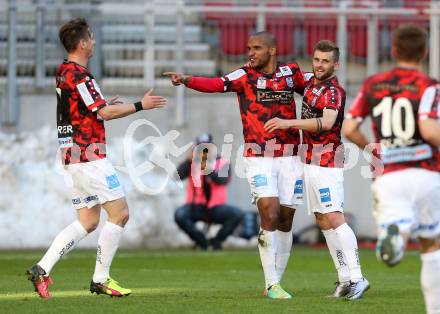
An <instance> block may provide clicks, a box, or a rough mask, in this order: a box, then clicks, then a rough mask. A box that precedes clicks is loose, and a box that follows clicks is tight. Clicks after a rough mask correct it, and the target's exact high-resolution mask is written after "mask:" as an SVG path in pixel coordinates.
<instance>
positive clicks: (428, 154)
mask: <svg viewBox="0 0 440 314" xmlns="http://www.w3.org/2000/svg"><path fill="white" fill-rule="evenodd" d="M438 90H439V88H438V86H436V81H435V80H434V79H432V78H430V77H429V76H427V75H426V74H424V73H422V72H421V71H419V70H416V69H411V68H403V67H397V68H395V69H393V70H390V71H387V72H384V73H380V74H377V75H374V76H371V77H370V78H368V79H367V80H366V81H365V82H364V84H363V86H362V88H361V91H360V92H359V94H358V96H357V97H356V99H355V100H354V103H353V105H352V107H351V108H350V111H349V114H348V115H347V118H351V119H358V120H359V121H362V120H363V119H364V118H365V117H367V116H370V117H371V120H372V128H373V131H374V135H375V140H376V143H379V144H380V145H379V150H378V151H377V154H378V156H379V157H380V159H381V160H382V162H383V164H384V173H388V172H392V171H397V170H401V169H406V168H425V169H428V170H434V171H435V170H438V169H439V153H438V150H437V147H434V146H432V145H430V144H429V143H427V142H425V141H424V140H423V138H422V137H421V135H420V131H419V128H418V121H419V120H421V119H426V118H435V119H437V118H438V111H437V109H438V108H437V106H438V101H439V99H438V98H439V96H438V94H439V93H438Z"/></svg>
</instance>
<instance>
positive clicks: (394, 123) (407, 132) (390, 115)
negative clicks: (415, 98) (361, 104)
mask: <svg viewBox="0 0 440 314" xmlns="http://www.w3.org/2000/svg"><path fill="white" fill-rule="evenodd" d="M402 109H403V111H405V121H403V118H402ZM379 116H382V119H381V123H380V128H381V129H380V133H381V135H382V137H392V136H393V135H394V137H396V138H400V139H403V140H409V139H411V138H412V137H413V136H414V132H415V119H414V112H413V108H412V105H411V102H410V101H409V100H408V98H405V97H400V98H397V99H396V100H395V101H394V104H393V98H392V97H385V98H383V99H382V101H381V102H380V103H379V104H378V105H377V106H375V107H374V108H373V117H374V118H376V117H379ZM404 122H405V123H404ZM404 126H405V127H404Z"/></svg>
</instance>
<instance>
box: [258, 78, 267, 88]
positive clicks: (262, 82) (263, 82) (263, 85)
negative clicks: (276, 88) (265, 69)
mask: <svg viewBox="0 0 440 314" xmlns="http://www.w3.org/2000/svg"><path fill="white" fill-rule="evenodd" d="M266 83H267V82H266V79H265V78H264V77H259V78H258V80H257V88H258V89H266Z"/></svg>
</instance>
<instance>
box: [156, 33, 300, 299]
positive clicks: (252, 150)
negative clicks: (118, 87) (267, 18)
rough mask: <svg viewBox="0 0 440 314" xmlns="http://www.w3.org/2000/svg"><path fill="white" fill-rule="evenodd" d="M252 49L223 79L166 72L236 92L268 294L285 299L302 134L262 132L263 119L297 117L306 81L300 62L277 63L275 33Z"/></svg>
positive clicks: (209, 89)
mask: <svg viewBox="0 0 440 314" xmlns="http://www.w3.org/2000/svg"><path fill="white" fill-rule="evenodd" d="M248 51H249V52H248V57H249V63H248V65H247V66H244V67H242V68H240V69H238V70H236V71H233V72H232V73H230V74H228V75H226V76H224V77H221V78H220V77H219V78H205V77H193V76H189V75H183V74H180V73H175V72H166V73H164V75H168V76H170V77H171V81H172V83H173V85H176V86H177V85H180V84H184V85H185V86H186V87H188V88H191V89H194V90H197V91H201V92H206V93H215V92H235V93H237V96H238V102H239V105H240V113H241V119H242V123H243V135H244V140H245V150H244V156H245V157H244V164H245V170H246V175H247V177H248V182H249V185H250V189H251V193H252V197H253V202H254V203H256V204H257V207H258V210H259V214H260V217H261V230H260V233H259V237H258V240H259V241H258V242H259V245H258V248H259V251H260V258H261V263H262V266H263V270H264V276H265V284H266V289H265V295H267V297H269V298H273V299H286V298H291V295H290V294H289V293H287V292H286V291H284V289H283V288H282V287H281V286H280V281H281V277H282V275H283V273H284V270H285V268H286V265H287V262H288V259H289V256H290V250H291V247H292V234H291V228H292V219H293V215H294V209H293V208H294V207H295V205H296V204H298V203H300V202H301V199H302V180H300V179H299V178H300V177H301V175H302V166H301V163H300V161H299V158H298V157H297V156H296V154H297V146H298V144H299V133H298V131H296V130H287V131H284V130H283V131H277V132H275V133H269V132H267V131H266V130H264V123H265V122H266V121H267V120H269V119H270V118H273V117H281V118H285V119H293V118H295V116H296V113H295V101H294V92H299V93H301V94H302V92H303V89H304V86H303V85H304V79H303V75H302V73H301V71H300V69H299V67H298V65H297V64H296V63H292V64H282V63H278V62H277V60H276V41H275V37H274V36H273V35H272V34H271V33H269V32H259V33H256V34H254V35H252V36H251V37H250V38H249V41H248ZM295 186H297V188H296V189H295Z"/></svg>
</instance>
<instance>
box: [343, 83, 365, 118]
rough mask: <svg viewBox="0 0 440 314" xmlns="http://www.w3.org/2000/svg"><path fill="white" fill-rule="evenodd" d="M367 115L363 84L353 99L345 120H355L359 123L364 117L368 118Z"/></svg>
mask: <svg viewBox="0 0 440 314" xmlns="http://www.w3.org/2000/svg"><path fill="white" fill-rule="evenodd" d="M368 114H369V110H368V102H367V98H366V93H365V83H364V85H363V86H362V88H361V90H360V91H359V93H358V95H357V96H356V98H355V99H354V101H353V104H352V105H351V107H350V109H349V110H348V113H347V115H346V118H347V119H355V120H358V121H359V122H362V121H363V120H364V119H365V117H367V116H368Z"/></svg>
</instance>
